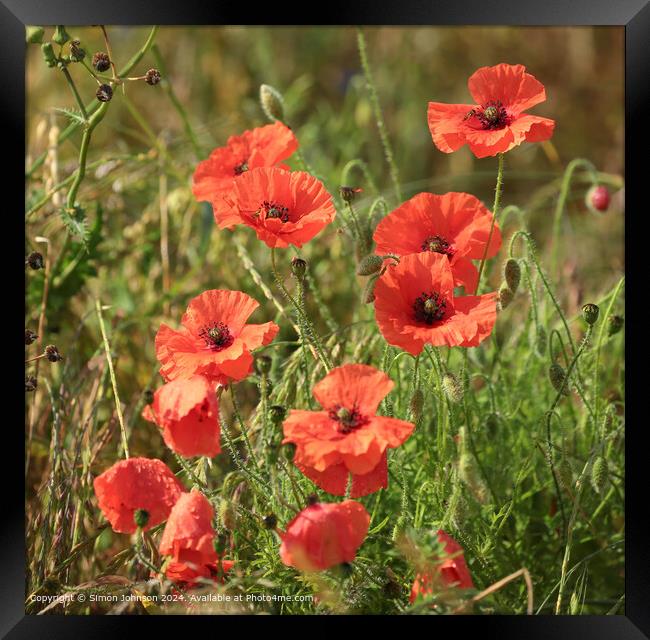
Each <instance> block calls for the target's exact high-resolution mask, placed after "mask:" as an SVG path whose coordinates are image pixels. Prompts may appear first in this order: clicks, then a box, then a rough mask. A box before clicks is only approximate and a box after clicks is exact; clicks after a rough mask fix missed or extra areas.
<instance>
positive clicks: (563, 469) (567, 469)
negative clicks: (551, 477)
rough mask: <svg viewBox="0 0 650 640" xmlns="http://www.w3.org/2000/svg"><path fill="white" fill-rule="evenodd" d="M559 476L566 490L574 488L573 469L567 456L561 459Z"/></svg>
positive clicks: (558, 469)
mask: <svg viewBox="0 0 650 640" xmlns="http://www.w3.org/2000/svg"><path fill="white" fill-rule="evenodd" d="M557 475H558V480H559V481H560V484H561V485H562V486H563V487H564V488H565V489H570V488H571V487H572V486H573V469H572V468H571V463H570V462H569V460H568V458H566V457H565V456H562V458H561V459H560V464H559V465H558V467H557Z"/></svg>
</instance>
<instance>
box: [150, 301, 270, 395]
mask: <svg viewBox="0 0 650 640" xmlns="http://www.w3.org/2000/svg"><path fill="white" fill-rule="evenodd" d="M258 306H259V303H258V302H257V301H256V300H253V298H251V297H250V296H247V295H246V294H245V293H242V292H241V291H228V290H222V289H211V290H209V291H204V292H203V293H202V294H201V295H199V296H197V297H196V298H193V299H192V300H191V301H190V304H189V305H188V307H187V311H186V312H185V314H184V315H183V317H182V319H181V324H182V325H183V326H182V327H181V329H179V330H178V331H175V330H174V329H172V328H171V327H169V326H167V325H166V324H162V325H160V329H158V333H157V334H156V357H157V358H158V360H159V362H160V363H161V365H162V366H161V367H160V375H162V377H163V378H164V379H165V380H175V379H177V378H189V377H191V376H193V375H195V374H198V375H203V376H205V377H206V378H208V380H210V382H211V383H217V384H223V385H225V384H228V383H229V382H230V381H233V380H243V379H244V378H246V377H247V376H248V375H249V373H251V371H252V368H253V356H252V355H251V351H252V350H253V349H257V348H258V347H261V346H263V345H265V344H269V342H271V341H272V340H273V338H274V337H275V335H276V334H277V332H278V331H279V327H278V325H277V324H275V322H266V323H264V324H246V320H247V319H248V317H249V316H250V315H251V313H253V311H255V309H257V307H258Z"/></svg>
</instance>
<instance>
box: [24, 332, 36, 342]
mask: <svg viewBox="0 0 650 640" xmlns="http://www.w3.org/2000/svg"><path fill="white" fill-rule="evenodd" d="M37 339H38V336H37V335H36V334H35V333H34V332H33V331H31V330H30V329H25V345H30V344H32V342H35V341H36V340H37Z"/></svg>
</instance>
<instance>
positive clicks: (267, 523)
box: [262, 513, 278, 529]
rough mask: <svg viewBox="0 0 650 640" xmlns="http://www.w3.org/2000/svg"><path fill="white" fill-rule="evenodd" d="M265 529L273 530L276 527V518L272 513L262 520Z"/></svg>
mask: <svg viewBox="0 0 650 640" xmlns="http://www.w3.org/2000/svg"><path fill="white" fill-rule="evenodd" d="M262 522H263V524H264V528H265V529H275V528H276V527H277V526H278V518H277V516H276V515H275V514H274V513H269V514H268V515H266V516H264V518H263V520H262Z"/></svg>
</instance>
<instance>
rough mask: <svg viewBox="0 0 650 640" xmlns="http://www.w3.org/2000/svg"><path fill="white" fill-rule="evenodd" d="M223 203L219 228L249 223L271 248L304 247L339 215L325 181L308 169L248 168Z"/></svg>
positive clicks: (218, 216)
mask: <svg viewBox="0 0 650 640" xmlns="http://www.w3.org/2000/svg"><path fill="white" fill-rule="evenodd" d="M223 203H224V204H223V207H222V206H220V205H219V204H217V205H215V216H216V219H217V223H218V225H219V227H221V228H222V229H224V228H228V229H230V228H232V227H234V226H235V225H236V224H245V225H247V226H249V227H251V228H252V229H254V230H255V233H256V234H257V237H258V238H259V239H260V240H262V241H264V242H265V243H266V244H267V245H268V246H269V247H279V248H285V247H288V246H289V245H290V244H293V245H295V246H296V247H302V245H303V244H304V243H305V242H308V241H309V240H311V239H312V238H313V237H314V236H315V235H316V234H317V233H319V232H320V231H322V229H323V228H324V227H326V226H327V225H328V224H329V223H330V222H332V220H334V217H335V216H336V210H335V208H334V203H333V202H332V197H331V196H330V194H329V193H327V191H326V190H325V187H324V186H323V183H322V182H321V181H320V180H317V179H316V178H314V176H312V175H310V174H309V173H306V172H305V171H284V170H283V169H277V168H264V169H254V170H253V171H247V172H246V173H244V174H242V175H241V176H240V177H239V178H238V179H237V180H235V182H234V183H233V188H232V191H231V192H230V193H229V194H228V195H226V196H223Z"/></svg>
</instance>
